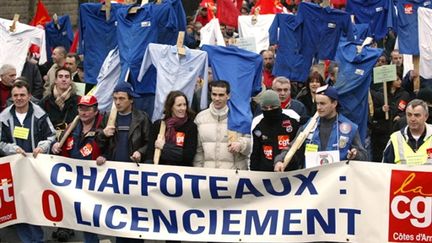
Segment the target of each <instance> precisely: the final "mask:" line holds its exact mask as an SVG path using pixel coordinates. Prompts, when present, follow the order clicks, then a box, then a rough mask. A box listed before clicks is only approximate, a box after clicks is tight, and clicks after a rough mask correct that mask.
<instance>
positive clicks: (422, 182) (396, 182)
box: [388, 170, 432, 242]
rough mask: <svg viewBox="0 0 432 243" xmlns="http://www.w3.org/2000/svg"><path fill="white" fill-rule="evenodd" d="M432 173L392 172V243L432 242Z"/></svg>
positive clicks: (390, 226)
mask: <svg viewBox="0 0 432 243" xmlns="http://www.w3.org/2000/svg"><path fill="white" fill-rule="evenodd" d="M431 176H432V172H418V171H400V170H393V171H392V175H391V185H390V215H389V235H388V238H389V239H388V240H389V241H390V242H432V184H431V183H430V178H431Z"/></svg>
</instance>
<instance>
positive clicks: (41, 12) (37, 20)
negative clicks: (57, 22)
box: [30, 0, 51, 26]
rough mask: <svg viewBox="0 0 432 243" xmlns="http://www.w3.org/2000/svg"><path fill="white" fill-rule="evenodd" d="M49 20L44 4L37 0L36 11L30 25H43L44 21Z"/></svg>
mask: <svg viewBox="0 0 432 243" xmlns="http://www.w3.org/2000/svg"><path fill="white" fill-rule="evenodd" d="M50 21H51V17H50V16H49V14H48V10H47V9H46V8H45V5H44V4H43V3H42V1H41V0H38V3H37V7H36V13H35V16H34V17H33V19H32V20H31V21H30V25H32V26H36V25H42V26H45V24H46V23H48V22H50Z"/></svg>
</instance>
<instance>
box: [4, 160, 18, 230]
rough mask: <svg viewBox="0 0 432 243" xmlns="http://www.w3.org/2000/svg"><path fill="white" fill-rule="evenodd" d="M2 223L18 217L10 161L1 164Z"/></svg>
mask: <svg viewBox="0 0 432 243" xmlns="http://www.w3.org/2000/svg"><path fill="white" fill-rule="evenodd" d="M0 183H1V185H0V190H1V192H0V197H1V198H0V224H1V223H4V222H7V221H10V220H13V219H16V209H15V201H14V188H13V178H12V172H11V168H10V163H4V164H0Z"/></svg>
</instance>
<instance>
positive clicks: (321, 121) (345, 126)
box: [274, 85, 367, 172]
mask: <svg viewBox="0 0 432 243" xmlns="http://www.w3.org/2000/svg"><path fill="white" fill-rule="evenodd" d="M315 98H316V104H317V113H318V116H319V118H318V119H317V121H316V124H315V125H314V126H313V128H312V130H311V131H309V132H308V133H307V137H306V139H305V141H304V142H303V144H302V146H301V147H300V149H299V150H297V151H296V153H295V154H294V157H293V161H292V162H291V163H300V164H303V163H304V162H305V161H306V163H305V164H303V166H304V167H311V166H316V165H320V164H325V163H329V162H337V161H342V160H347V159H348V160H351V159H352V160H366V159H367V153H366V150H365V148H364V147H363V145H362V144H361V141H360V135H359V132H358V127H357V125H356V124H355V123H353V122H352V121H350V120H349V119H348V118H346V117H345V116H344V115H342V114H340V113H339V112H338V108H337V107H338V105H339V103H338V102H339V101H338V100H339V96H338V92H337V91H336V89H335V88H334V87H332V86H329V85H325V86H322V87H320V88H318V89H317V91H316V96H315ZM314 117H315V116H314ZM314 117H313V118H311V119H310V120H309V121H308V124H309V123H310V122H312V121H313V120H314ZM308 124H307V125H308ZM307 125H306V126H307ZM303 129H304V127H303V128H301V129H300V131H301V132H302V131H303ZM299 134H300V133H299ZM298 138H299V135H297V137H296V139H298ZM293 143H295V141H294V142H293ZM287 153H288V150H285V151H283V152H282V153H281V154H279V155H277V156H276V158H275V163H274V170H275V171H280V172H282V171H284V170H285V167H286V164H284V162H283V161H284V158H285V156H286V155H287Z"/></svg>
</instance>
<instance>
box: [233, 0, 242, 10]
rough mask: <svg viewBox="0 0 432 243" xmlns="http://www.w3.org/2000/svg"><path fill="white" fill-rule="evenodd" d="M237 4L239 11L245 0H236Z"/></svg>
mask: <svg viewBox="0 0 432 243" xmlns="http://www.w3.org/2000/svg"><path fill="white" fill-rule="evenodd" d="M235 5H236V7H237V9H238V11H240V10H241V8H242V7H243V0H235Z"/></svg>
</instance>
